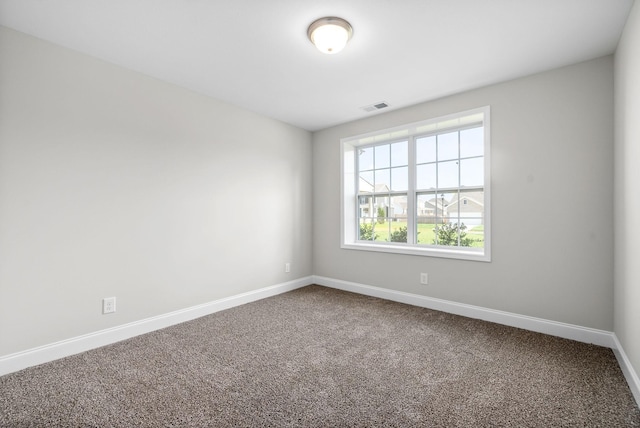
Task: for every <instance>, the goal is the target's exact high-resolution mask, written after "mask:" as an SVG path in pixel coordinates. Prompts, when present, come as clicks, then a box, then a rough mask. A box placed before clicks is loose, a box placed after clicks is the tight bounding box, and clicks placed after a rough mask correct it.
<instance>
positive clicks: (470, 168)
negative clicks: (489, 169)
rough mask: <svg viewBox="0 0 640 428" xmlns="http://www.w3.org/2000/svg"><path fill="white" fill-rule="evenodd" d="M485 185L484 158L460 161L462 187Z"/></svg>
mask: <svg viewBox="0 0 640 428" xmlns="http://www.w3.org/2000/svg"><path fill="white" fill-rule="evenodd" d="M483 184H484V158H472V159H463V160H461V161H460V186H482V185H483Z"/></svg>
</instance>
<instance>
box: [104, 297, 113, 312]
mask: <svg viewBox="0 0 640 428" xmlns="http://www.w3.org/2000/svg"><path fill="white" fill-rule="evenodd" d="M115 311H116V298H115V297H105V298H104V299H102V313H103V314H112V313H114V312H115Z"/></svg>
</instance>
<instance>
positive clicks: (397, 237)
mask: <svg viewBox="0 0 640 428" xmlns="http://www.w3.org/2000/svg"><path fill="white" fill-rule="evenodd" d="M391 242H407V226H402V227H400V228H398V229H396V230H394V231H393V232H391Z"/></svg>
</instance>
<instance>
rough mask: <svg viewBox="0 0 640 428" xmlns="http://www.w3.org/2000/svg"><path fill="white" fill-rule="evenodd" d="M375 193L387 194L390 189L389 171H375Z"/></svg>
mask: <svg viewBox="0 0 640 428" xmlns="http://www.w3.org/2000/svg"><path fill="white" fill-rule="evenodd" d="M375 174H376V183H375V191H376V192H388V191H389V189H390V188H391V171H390V170H389V169H377V170H376V171H375Z"/></svg>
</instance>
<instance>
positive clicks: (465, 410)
mask: <svg viewBox="0 0 640 428" xmlns="http://www.w3.org/2000/svg"><path fill="white" fill-rule="evenodd" d="M0 425H1V426H3V427H31V426H37V427H41V426H42V427H45V426H46V427H49V426H63V427H112V426H113V427H135V426H140V427H170V426H180V427H227V426H245V427H256V426H270V427H288V426H302V427H330V426H339V427H346V426H349V427H351V426H353V427H364V426H367V427H372V426H380V427H381V426H384V427H413V426H415V427H574V426H575V427H625V426H628V427H637V426H640V412H639V410H638V407H637V405H636V404H635V402H634V401H633V397H632V395H631V392H630V390H629V387H628V385H627V384H626V383H625V380H624V378H623V375H622V372H621V371H620V368H619V366H618V364H617V362H616V359H615V357H614V355H613V353H612V352H611V350H609V349H607V348H602V347H598V346H593V345H587V344H583V343H578V342H573V341H570V340H565V339H559V338H555V337H550V336H546V335H542V334H537V333H532V332H528V331H524V330H519V329H515V328H511V327H505V326H501V325H497V324H492V323H488V322H483V321H478V320H472V319H469V318H464V317H458V316H454V315H449V314H445V313H442V312H437V311H432V310H428V309H423V308H417V307H413V306H408V305H403V304H399V303H393V302H388V301H384V300H380V299H375V298H370V297H365V296H360V295H356V294H351V293H345V292H341V291H337V290H333V289H329V288H324V287H320V286H309V287H305V288H302V289H299V290H296V291H292V292H289V293H286V294H282V295H279V296H275V297H271V298H268V299H265V300H261V301H258V302H254V303H250V304H247V305H244V306H240V307H237V308H233V309H230V310H226V311H222V312H218V313H216V314H213V315H209V316H206V317H203V318H199V319H197V320H194V321H191V322H188V323H184V324H180V325H177V326H174V327H170V328H167V329H164V330H159V331H157V332H153V333H150V334H146V335H143V336H139V337H136V338H133V339H130V340H126V341H123V342H119V343H116V344H113V345H110V346H106V347H103V348H100V349H96V350H93V351H89V352H85V353H83V354H79V355H75V356H72V357H68V358H64V359H61V360H58V361H54V362H51V363H48V364H44V365H41V366H38V367H33V368H29V369H26V370H22V371H20V372H17V373H13V374H10V375H7V376H3V377H0Z"/></svg>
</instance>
